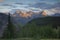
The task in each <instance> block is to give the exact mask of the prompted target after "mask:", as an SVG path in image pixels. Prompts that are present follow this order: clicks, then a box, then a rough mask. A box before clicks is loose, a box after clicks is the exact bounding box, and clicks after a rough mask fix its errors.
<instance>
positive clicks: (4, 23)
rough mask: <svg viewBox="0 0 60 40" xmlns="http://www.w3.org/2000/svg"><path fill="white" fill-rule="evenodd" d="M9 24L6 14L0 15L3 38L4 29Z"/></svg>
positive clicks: (0, 30) (0, 31) (0, 34)
mask: <svg viewBox="0 0 60 40" xmlns="http://www.w3.org/2000/svg"><path fill="white" fill-rule="evenodd" d="M7 24H8V15H6V14H5V13H0V37H2V36H3V32H4V29H5V28H6V27H7Z"/></svg>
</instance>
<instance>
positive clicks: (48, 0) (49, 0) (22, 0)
mask: <svg viewBox="0 0 60 40" xmlns="http://www.w3.org/2000/svg"><path fill="white" fill-rule="evenodd" d="M2 1H3V0H0V2H2ZM3 2H6V3H9V2H19V3H25V4H28V3H35V2H46V3H56V2H60V0H4V1H3Z"/></svg>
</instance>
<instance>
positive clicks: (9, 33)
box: [2, 13, 16, 38]
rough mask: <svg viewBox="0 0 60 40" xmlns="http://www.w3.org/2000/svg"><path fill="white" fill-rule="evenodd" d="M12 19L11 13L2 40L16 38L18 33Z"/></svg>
mask: <svg viewBox="0 0 60 40" xmlns="http://www.w3.org/2000/svg"><path fill="white" fill-rule="evenodd" d="M10 19H11V17H10V13H9V16H8V24H7V28H6V30H5V31H4V33H3V37H2V38H14V36H15V31H16V30H15V26H14V25H13V24H12V22H11V20H10Z"/></svg>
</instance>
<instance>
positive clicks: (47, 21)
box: [25, 16, 60, 28]
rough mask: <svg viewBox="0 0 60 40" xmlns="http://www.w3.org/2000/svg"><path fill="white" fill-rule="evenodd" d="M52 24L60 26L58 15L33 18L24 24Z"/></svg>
mask: <svg viewBox="0 0 60 40" xmlns="http://www.w3.org/2000/svg"><path fill="white" fill-rule="evenodd" d="M48 24H49V25H52V27H54V28H55V27H58V26H60V17H59V16H58V17H56V16H55V17H54V16H47V17H43V18H36V19H33V20H31V21H29V22H28V23H27V24H26V25H25V26H27V25H28V26H32V27H33V26H34V25H35V26H36V27H37V26H39V27H40V26H43V25H48Z"/></svg>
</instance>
